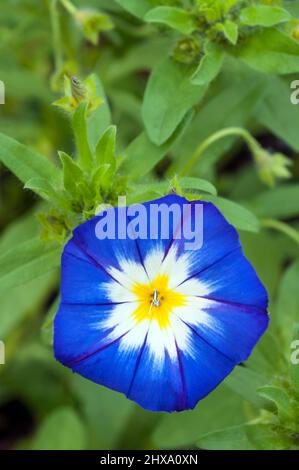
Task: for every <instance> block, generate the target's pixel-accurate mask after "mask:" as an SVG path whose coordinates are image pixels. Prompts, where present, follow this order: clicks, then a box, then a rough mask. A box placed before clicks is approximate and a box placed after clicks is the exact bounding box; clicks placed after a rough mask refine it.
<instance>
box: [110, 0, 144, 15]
mask: <svg viewBox="0 0 299 470" xmlns="http://www.w3.org/2000/svg"><path fill="white" fill-rule="evenodd" d="M116 2H117V3H118V4H119V5H120V6H122V7H123V8H124V9H125V10H127V11H128V12H130V13H131V14H132V15H135V16H137V17H138V18H143V17H144V15H145V14H146V13H147V12H148V11H149V10H150V9H151V8H152V5H151V3H150V1H149V0H116Z"/></svg>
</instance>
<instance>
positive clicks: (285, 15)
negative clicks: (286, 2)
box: [240, 5, 291, 27]
mask: <svg viewBox="0 0 299 470" xmlns="http://www.w3.org/2000/svg"><path fill="white" fill-rule="evenodd" d="M240 19H241V21H242V23H243V24H246V25H248V26H264V27H269V26H274V25H276V24H279V23H283V22H284V21H289V20H290V19H291V15H290V13H289V12H288V11H287V10H285V9H284V8H281V7H278V6H271V5H251V6H249V7H247V8H244V9H243V10H242V11H241V15H240Z"/></svg>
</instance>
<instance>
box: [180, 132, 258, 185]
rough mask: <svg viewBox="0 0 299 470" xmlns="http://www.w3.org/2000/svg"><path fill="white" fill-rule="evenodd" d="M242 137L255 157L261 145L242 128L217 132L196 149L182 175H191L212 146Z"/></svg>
mask: <svg viewBox="0 0 299 470" xmlns="http://www.w3.org/2000/svg"><path fill="white" fill-rule="evenodd" d="M231 135H234V136H240V137H242V138H243V139H244V140H245V142H246V143H247V145H248V147H249V149H250V151H251V152H252V154H253V156H254V155H255V153H256V150H257V149H258V148H259V147H260V145H259V143H258V142H257V141H256V140H255V139H254V138H253V137H252V135H251V134H250V133H249V132H248V131H246V129H243V128H241V127H228V128H226V129H222V130H221V131H218V132H215V134H212V135H211V136H209V137H208V138H207V139H206V140H204V141H203V142H202V143H200V144H199V145H198V147H197V148H196V149H195V151H194V152H193V154H192V155H191V158H190V159H189V160H188V162H187V163H186V165H185V166H184V168H183V170H182V171H181V173H180V175H181V176H185V175H187V174H188V173H189V171H190V170H191V169H192V168H193V165H194V164H195V162H196V161H197V160H198V159H199V157H200V156H201V155H202V154H203V153H204V152H205V150H206V149H207V148H208V147H210V145H212V144H214V143H215V142H217V141H218V140H220V139H223V138H224V137H228V136H231Z"/></svg>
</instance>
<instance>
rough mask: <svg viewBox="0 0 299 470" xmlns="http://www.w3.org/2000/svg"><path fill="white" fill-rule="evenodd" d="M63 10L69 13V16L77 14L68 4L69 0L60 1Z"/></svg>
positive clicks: (70, 4) (73, 6)
mask: <svg viewBox="0 0 299 470" xmlns="http://www.w3.org/2000/svg"><path fill="white" fill-rule="evenodd" d="M60 2H61V4H62V5H63V6H64V8H65V9H66V10H67V11H68V12H69V13H70V15H75V14H76V12H77V7H75V5H73V4H72V2H70V0H60Z"/></svg>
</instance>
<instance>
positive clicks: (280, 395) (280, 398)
mask: <svg viewBox="0 0 299 470" xmlns="http://www.w3.org/2000/svg"><path fill="white" fill-rule="evenodd" d="M258 392H259V394H260V395H261V396H262V397H264V398H266V399H267V400H270V401H272V402H273V403H274V404H275V406H276V408H277V412H278V417H279V418H280V419H281V420H282V421H285V420H289V419H290V417H291V416H292V406H291V403H290V397H289V395H288V394H287V393H286V392H285V390H283V389H282V388H280V387H276V386H274V385H266V386H265V387H261V388H260V389H259V390H258Z"/></svg>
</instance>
